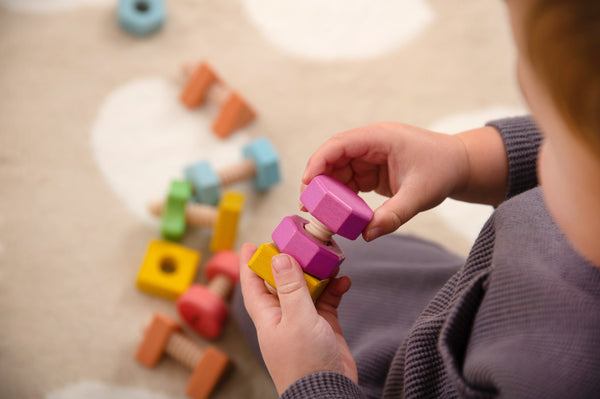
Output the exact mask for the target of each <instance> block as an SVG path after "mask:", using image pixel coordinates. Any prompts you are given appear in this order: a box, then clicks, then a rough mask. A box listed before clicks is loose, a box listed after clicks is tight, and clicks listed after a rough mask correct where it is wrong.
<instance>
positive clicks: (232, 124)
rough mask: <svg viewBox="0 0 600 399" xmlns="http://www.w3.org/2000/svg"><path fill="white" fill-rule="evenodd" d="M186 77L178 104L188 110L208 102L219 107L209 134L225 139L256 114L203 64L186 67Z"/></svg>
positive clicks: (237, 94) (236, 93)
mask: <svg viewBox="0 0 600 399" xmlns="http://www.w3.org/2000/svg"><path fill="white" fill-rule="evenodd" d="M184 71H188V73H189V77H188V81H187V84H186V85H185V87H184V88H183V91H182V93H181V97H180V98H181V102H182V103H183V104H184V105H185V106H186V107H187V108H189V109H194V108H197V107H199V106H201V105H203V104H204V103H205V102H206V101H207V100H208V101H209V102H211V103H214V104H216V105H217V107H219V113H218V115H217V117H216V118H215V120H214V122H213V125H212V130H213V132H214V133H215V134H216V135H217V136H219V137H220V138H225V137H227V136H229V135H230V134H231V133H233V132H234V131H236V130H237V129H239V128H241V127H244V126H245V125H247V124H248V123H250V122H251V121H252V120H253V119H254V118H255V117H256V113H255V112H254V110H253V109H252V108H251V107H250V105H249V104H248V103H247V102H246V100H245V99H244V98H243V97H242V96H241V95H240V94H239V93H238V92H237V91H234V90H233V89H231V88H230V87H229V86H227V85H226V84H225V83H223V81H222V80H221V79H220V78H219V77H218V76H217V74H216V73H215V72H214V70H213V69H212V68H211V67H210V66H209V65H208V64H207V63H206V62H203V63H201V64H199V65H198V66H196V67H195V68H193V70H192V68H189V67H186V68H185V69H184Z"/></svg>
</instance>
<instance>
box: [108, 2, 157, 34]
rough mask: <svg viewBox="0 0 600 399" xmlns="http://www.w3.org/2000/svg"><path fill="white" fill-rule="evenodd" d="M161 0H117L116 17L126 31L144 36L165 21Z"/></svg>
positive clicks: (155, 29)
mask: <svg viewBox="0 0 600 399" xmlns="http://www.w3.org/2000/svg"><path fill="white" fill-rule="evenodd" d="M165 18H166V10H165V3H164V1H163V0H119V5H118V6H117V19H118V20H119V24H120V25H121V27H122V28H123V29H125V30H126V31H127V32H129V33H132V34H134V35H136V36H146V35H149V34H150V33H152V32H154V31H157V30H158V29H160V28H161V27H162V25H163V23H164V22H165Z"/></svg>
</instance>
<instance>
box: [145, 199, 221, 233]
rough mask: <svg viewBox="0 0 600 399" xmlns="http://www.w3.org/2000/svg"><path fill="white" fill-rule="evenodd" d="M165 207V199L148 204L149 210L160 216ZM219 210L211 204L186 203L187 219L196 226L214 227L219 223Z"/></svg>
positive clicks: (191, 224)
mask: <svg viewBox="0 0 600 399" xmlns="http://www.w3.org/2000/svg"><path fill="white" fill-rule="evenodd" d="M164 208H165V202H164V201H154V202H151V203H150V204H148V210H149V211H150V213H151V214H153V215H154V216H158V217H160V216H161V215H162V213H163V210H164ZM218 217H219V211H218V209H217V208H215V207H212V206H210V205H203V204H194V203H188V204H186V205H185V221H186V223H187V224H189V225H190V226H194V227H212V226H214V225H215V224H216V223H217V218H218Z"/></svg>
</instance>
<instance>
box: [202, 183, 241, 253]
mask: <svg viewBox="0 0 600 399" xmlns="http://www.w3.org/2000/svg"><path fill="white" fill-rule="evenodd" d="M243 207H244V194H242V193H238V192H233V191H230V192H227V193H225V195H224V196H223V199H221V201H220V202H219V216H218V218H217V222H216V224H215V227H214V230H213V236H212V240H211V241H210V250H211V251H213V252H219V251H223V250H230V249H233V244H234V243H235V236H236V233H237V225H238V220H239V217H240V214H241V213H242V208H243Z"/></svg>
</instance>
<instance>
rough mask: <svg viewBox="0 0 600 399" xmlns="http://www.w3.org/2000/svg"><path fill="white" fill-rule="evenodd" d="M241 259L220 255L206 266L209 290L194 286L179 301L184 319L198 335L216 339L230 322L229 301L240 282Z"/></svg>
mask: <svg viewBox="0 0 600 399" xmlns="http://www.w3.org/2000/svg"><path fill="white" fill-rule="evenodd" d="M239 265H240V257H239V255H238V254H237V253H235V252H233V251H220V252H217V253H216V254H215V255H213V257H212V258H211V259H209V261H208V262H207V263H206V266H205V269H204V272H205V273H206V277H207V278H208V280H209V284H208V285H207V286H203V285H200V284H192V285H191V286H190V288H188V290H187V291H186V292H185V293H183V295H181V296H180V297H179V299H177V310H178V311H179V314H180V315H181V317H182V318H183V319H184V320H185V321H186V322H187V323H188V324H189V325H190V327H192V328H193V329H194V331H196V332H197V333H198V334H200V335H202V336H204V337H207V338H216V337H217V336H219V335H220V334H221V331H222V329H223V325H224V324H225V322H226V321H227V305H226V303H225V302H226V300H227V299H228V298H229V296H230V294H231V292H232V290H233V287H235V285H236V284H237V283H238V281H239V279H240V266H239Z"/></svg>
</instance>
